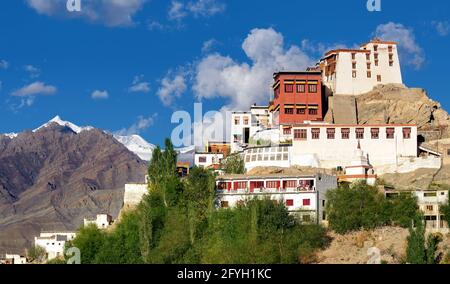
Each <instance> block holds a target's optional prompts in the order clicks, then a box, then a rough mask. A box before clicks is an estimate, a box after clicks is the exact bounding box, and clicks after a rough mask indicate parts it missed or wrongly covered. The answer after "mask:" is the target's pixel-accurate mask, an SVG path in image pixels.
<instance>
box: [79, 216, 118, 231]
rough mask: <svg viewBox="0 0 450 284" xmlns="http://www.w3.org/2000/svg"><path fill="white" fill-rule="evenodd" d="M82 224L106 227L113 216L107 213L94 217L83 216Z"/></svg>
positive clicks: (110, 222) (111, 221) (110, 223)
mask: <svg viewBox="0 0 450 284" xmlns="http://www.w3.org/2000/svg"><path fill="white" fill-rule="evenodd" d="M83 223H84V226H85V227H87V226H89V225H91V224H93V225H95V226H97V228H99V229H107V228H108V227H109V226H111V225H112V223H113V218H112V217H111V215H108V214H97V216H96V217H95V218H94V219H87V218H84V222H83Z"/></svg>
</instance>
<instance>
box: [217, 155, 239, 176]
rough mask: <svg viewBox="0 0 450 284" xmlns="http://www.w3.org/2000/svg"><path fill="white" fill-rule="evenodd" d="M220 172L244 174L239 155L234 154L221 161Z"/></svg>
mask: <svg viewBox="0 0 450 284" xmlns="http://www.w3.org/2000/svg"><path fill="white" fill-rule="evenodd" d="M222 170H223V171H224V172H225V173H226V174H243V173H245V163H244V160H243V159H242V157H241V155H239V154H235V155H231V156H228V157H227V158H226V159H224V160H223V161H222Z"/></svg>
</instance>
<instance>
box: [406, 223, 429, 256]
mask: <svg viewBox="0 0 450 284" xmlns="http://www.w3.org/2000/svg"><path fill="white" fill-rule="evenodd" d="M407 242H408V245H407V248H406V262H407V263H410V264H425V263H426V261H427V254H426V248H425V228H424V226H423V224H422V222H418V223H417V227H416V228H412V227H411V228H409V236H408V238H407Z"/></svg>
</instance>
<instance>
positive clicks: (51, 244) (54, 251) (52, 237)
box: [34, 232, 76, 260]
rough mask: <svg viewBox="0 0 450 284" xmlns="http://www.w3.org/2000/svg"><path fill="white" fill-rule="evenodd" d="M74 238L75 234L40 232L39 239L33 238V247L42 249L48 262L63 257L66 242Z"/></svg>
mask: <svg viewBox="0 0 450 284" xmlns="http://www.w3.org/2000/svg"><path fill="white" fill-rule="evenodd" d="M75 237H76V233H75V232H42V233H41V234H40V236H39V237H34V245H35V246H40V247H42V248H44V249H45V251H46V254H47V259H48V260H50V259H54V258H58V257H63V256H64V246H65V245H66V242H67V241H72V240H74V239H75Z"/></svg>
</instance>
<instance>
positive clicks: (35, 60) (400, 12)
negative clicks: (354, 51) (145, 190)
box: [0, 0, 450, 144]
mask: <svg viewBox="0 0 450 284" xmlns="http://www.w3.org/2000/svg"><path fill="white" fill-rule="evenodd" d="M381 3H382V11H381V12H368V11H367V9H366V0H354V1H337V0H334V1H331V0H322V1H299V0H298V1H265V0H258V1H256V0H255V1H250V0H248V1H242V0H241V1H237V0H229V1H225V0H186V1H183V0H177V1H157V0H147V1H144V0H114V1H106V0H81V4H82V11H81V12H74V13H69V12H67V10H66V0H15V1H0V82H1V85H0V86H1V88H0V120H1V122H2V123H0V133H8V132H18V131H21V130H24V129H33V128H35V127H37V126H39V125H40V124H42V123H44V122H46V121H48V120H49V119H51V118H52V117H54V116H55V115H60V116H61V117H62V118H63V119H65V120H69V121H72V122H74V123H76V124H78V125H92V126H95V127H99V128H102V129H106V130H110V131H115V132H118V133H122V134H131V133H137V134H140V135H141V136H142V137H144V138H145V139H146V140H148V141H149V142H151V143H155V144H159V143H161V142H162V141H163V139H164V138H165V137H168V136H170V134H171V131H172V129H173V128H174V127H175V126H176V125H175V124H171V123H170V118H171V115H172V113H173V111H175V110H186V111H188V112H193V103H194V102H196V101H202V102H203V108H204V111H208V110H224V109H234V110H237V109H242V108H245V107H246V106H248V105H249V104H251V103H253V102H257V103H264V102H266V101H267V100H268V97H269V94H268V87H267V86H268V83H270V82H267V81H268V80H270V78H271V75H272V73H273V71H275V70H276V69H279V68H286V69H293V68H298V69H301V68H304V67H305V66H307V65H308V64H311V63H313V62H314V61H315V60H317V59H319V58H320V56H321V55H322V53H323V52H324V51H326V50H327V49H329V48H333V47H338V46H346V47H353V46H355V45H356V44H360V43H363V42H365V41H367V40H369V39H370V38H372V37H374V36H375V35H378V36H383V37H385V38H386V39H395V40H397V41H399V42H400V44H401V46H400V48H401V49H400V50H401V60H402V62H401V63H402V72H403V80H404V82H405V84H406V85H407V86H409V87H422V88H425V89H426V90H427V91H428V92H429V94H430V96H431V98H433V99H435V100H438V101H439V102H441V104H442V105H443V107H444V108H445V109H446V110H449V109H450V99H449V97H448V94H449V92H448V88H447V87H446V85H447V84H444V82H447V81H448V76H449V75H450V74H449V71H448V70H449V69H448V66H450V56H447V51H448V50H450V18H449V15H450V2H449V1H427V2H424V1H406V0H405V1H388V0H381ZM241 78H245V80H244V81H243V80H242V79H241Z"/></svg>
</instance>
